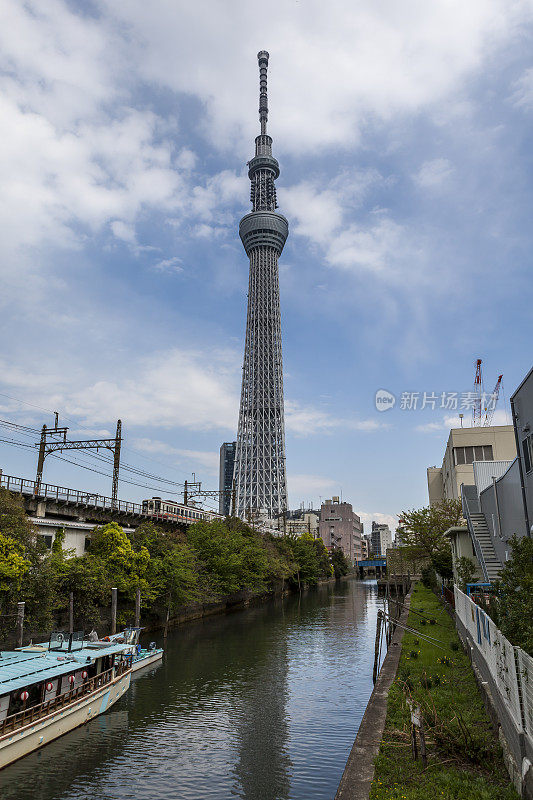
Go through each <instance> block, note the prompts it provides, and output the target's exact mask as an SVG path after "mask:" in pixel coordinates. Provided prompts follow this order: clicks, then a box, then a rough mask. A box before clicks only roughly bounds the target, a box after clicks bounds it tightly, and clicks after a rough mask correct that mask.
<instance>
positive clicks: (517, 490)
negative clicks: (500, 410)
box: [447, 370, 533, 582]
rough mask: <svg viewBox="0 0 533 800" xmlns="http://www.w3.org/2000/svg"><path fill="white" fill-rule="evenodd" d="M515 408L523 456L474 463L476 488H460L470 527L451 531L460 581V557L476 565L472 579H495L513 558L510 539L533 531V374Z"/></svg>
mask: <svg viewBox="0 0 533 800" xmlns="http://www.w3.org/2000/svg"><path fill="white" fill-rule="evenodd" d="M511 410H512V414H513V438H514V442H515V443H516V446H515V448H514V449H513V451H512V453H511V454H510V455H511V456H514V455H516V453H517V451H518V455H517V456H516V457H515V458H510V459H504V458H502V457H501V450H500V451H499V455H500V458H499V459H498V460H494V461H480V460H479V461H478V460H476V461H475V462H474V464H473V476H474V480H473V482H472V483H473V485H471V484H468V483H466V482H464V485H463V486H462V489H461V495H462V498H461V499H462V505H463V516H464V518H465V521H466V526H464V527H460V526H458V527H455V528H450V530H449V531H447V534H448V536H449V537H450V540H451V545H452V555H453V561H454V578H455V580H456V581H457V579H458V575H457V571H456V569H455V566H456V561H457V559H459V558H461V556H465V557H466V558H468V559H469V560H470V561H472V562H473V564H474V565H475V567H476V574H475V575H474V578H473V581H476V580H481V581H485V582H492V581H494V580H496V579H497V578H498V576H499V573H500V571H501V569H502V567H503V565H504V564H505V562H506V561H507V559H508V558H509V556H510V550H511V547H510V543H509V542H510V539H511V538H512V537H513V536H518V537H519V538H520V537H522V536H531V535H532V533H533V531H532V529H531V524H532V520H533V458H532V456H533V443H532V436H531V428H532V426H533V370H531V371H530V372H529V373H528V374H527V375H526V377H525V378H524V380H523V381H522V383H521V384H520V386H519V387H518V388H517V389H516V391H515V392H514V394H513V395H512V397H511ZM508 427H510V426H505V428H506V429H507V428H508ZM480 430H483V428H481V429H480ZM485 430H486V429H485Z"/></svg>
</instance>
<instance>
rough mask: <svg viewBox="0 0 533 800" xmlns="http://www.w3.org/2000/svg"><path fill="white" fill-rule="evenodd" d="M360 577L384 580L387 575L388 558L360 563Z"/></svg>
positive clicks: (370, 559) (358, 563)
mask: <svg viewBox="0 0 533 800" xmlns="http://www.w3.org/2000/svg"><path fill="white" fill-rule="evenodd" d="M357 568H358V569H359V577H360V578H361V579H362V578H382V577H384V576H385V575H386V574H387V559H386V558H369V559H366V560H365V561H358V562H357Z"/></svg>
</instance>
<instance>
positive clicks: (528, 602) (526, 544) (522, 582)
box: [496, 536, 533, 656]
mask: <svg viewBox="0 0 533 800" xmlns="http://www.w3.org/2000/svg"><path fill="white" fill-rule="evenodd" d="M509 545H510V548H511V557H510V558H509V560H508V561H506V562H505V566H504V567H503V569H502V571H501V573H500V580H499V581H498V582H497V583H496V588H497V590H498V624H499V627H500V629H501V631H502V633H503V634H504V635H505V636H506V637H507V638H508V639H509V641H510V642H511V643H512V644H514V645H517V646H518V647H521V648H522V649H523V650H525V651H526V652H527V653H529V655H531V656H533V539H530V538H529V537H527V536H525V537H523V538H521V539H519V538H518V537H516V536H513V538H512V539H511V540H510V541H509Z"/></svg>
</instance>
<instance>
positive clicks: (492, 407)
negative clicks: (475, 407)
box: [483, 375, 503, 426]
mask: <svg viewBox="0 0 533 800" xmlns="http://www.w3.org/2000/svg"><path fill="white" fill-rule="evenodd" d="M502 378H503V375H498V380H497V381H496V386H495V387H494V389H493V391H492V394H491V395H489V397H488V400H487V402H486V403H485V421H484V423H483V425H485V426H487V425H492V419H493V417H494V412H495V411H496V406H497V404H498V396H499V394H500V386H501V385H502Z"/></svg>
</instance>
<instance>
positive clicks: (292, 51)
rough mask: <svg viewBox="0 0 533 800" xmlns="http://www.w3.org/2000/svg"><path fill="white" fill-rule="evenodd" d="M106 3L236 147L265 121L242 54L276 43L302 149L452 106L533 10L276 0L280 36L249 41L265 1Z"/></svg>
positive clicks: (498, 0)
mask: <svg viewBox="0 0 533 800" xmlns="http://www.w3.org/2000/svg"><path fill="white" fill-rule="evenodd" d="M100 6H101V8H102V11H103V13H104V14H105V15H106V18H107V20H106V21H107V22H108V23H109V24H110V25H113V30H116V25H115V21H116V20H118V21H119V24H121V25H123V26H125V28H126V30H127V31H128V34H129V38H130V39H131V41H132V42H135V43H136V44H137V43H138V46H139V45H140V46H141V47H142V50H143V58H142V59H141V60H140V62H139V64H138V66H139V69H140V70H141V72H142V75H143V77H144V78H145V80H147V81H153V82H155V83H158V84H161V85H164V86H168V87H170V88H172V89H174V90H177V91H182V92H187V93H193V94H195V95H197V96H198V97H199V98H200V99H201V101H202V102H203V103H205V106H206V109H207V112H208V115H209V122H208V123H207V124H206V125H205V133H206V134H207V135H208V136H209V138H210V139H211V141H212V142H213V144H215V145H216V146H220V145H223V146H230V145H231V146H232V147H235V140H236V138H237V137H238V139H239V144H240V143H241V142H242V141H243V136H244V137H245V138H244V141H245V143H246V145H247V144H248V142H249V141H250V136H251V135H252V134H253V132H254V131H256V130H257V121H256V120H254V119H253V118H252V117H251V115H250V114H249V111H248V109H250V108H254V107H255V105H256V103H257V80H256V79H255V78H254V76H253V75H252V74H251V73H250V71H249V70H247V69H244V68H243V65H245V64H250V66H252V65H253V63H254V59H255V53H256V52H257V50H258V49H259V47H260V46H261V45H263V46H267V47H268V49H269V51H270V54H271V68H270V73H269V81H270V89H271V110H272V113H271V120H272V122H271V126H270V127H271V130H272V132H273V133H274V135H275V136H276V140H277V141H278V142H280V143H281V142H282V143H283V147H284V148H285V149H286V150H290V151H291V152H292V153H301V152H302V151H307V150H309V149H311V148H319V147H325V146H326V147H327V146H338V145H341V146H346V145H350V144H353V143H354V142H355V141H357V139H358V137H359V136H360V134H361V130H362V129H364V128H365V126H366V125H367V123H368V122H369V121H378V122H380V121H384V122H388V121H390V120H391V118H392V117H394V116H395V115H398V116H401V115H404V114H406V113H416V112H418V111H420V110H421V109H424V108H428V107H429V108H435V109H436V111H438V112H439V113H442V109H443V108H444V107H445V101H446V99H447V98H448V97H449V96H450V94H451V93H453V92H455V91H457V88H458V86H459V85H460V83H461V82H462V81H464V79H465V78H466V77H467V76H468V75H469V74H471V73H472V72H473V71H474V70H475V69H477V68H479V67H480V65H481V64H482V63H483V61H484V59H485V58H488V57H489V56H490V54H491V53H492V52H493V51H494V50H495V49H496V48H497V47H498V46H500V45H501V43H502V42H505V41H506V40H507V39H508V37H510V36H511V35H512V33H514V30H515V26H516V25H519V23H520V22H521V21H522V20H524V19H530V18H531V6H530V4H529V3H527V2H525V0H524V1H523V2H521V1H520V0H519V2H517V3H514V4H512V5H511V6H510V5H509V3H506V2H505V0H470V2H468V3H464V2H461V0H435V2H433V3H421V2H418V0H406V2H404V3H402V5H401V8H400V7H399V6H398V4H397V3H395V2H394V0H385V1H384V2H382V3H380V4H375V3H374V4H373V3H371V2H362V3H351V2H349V0H331V2H330V3H328V4H327V5H326V4H324V3H323V2H320V0H307V2H306V3H301V4H299V5H298V4H297V5H295V6H287V3H286V2H284V0H273V2H271V3H270V4H269V20H270V26H269V30H270V31H275V35H267V38H266V41H265V38H264V36H263V38H262V39H261V41H259V39H257V40H255V41H250V37H249V36H248V35H246V33H245V32H247V31H250V30H252V31H253V30H255V29H256V27H257V19H258V16H260V13H261V11H262V10H263V7H262V5H261V3H260V2H259V1H258V0H248V2H244V1H241V2H235V3H233V5H232V13H231V14H228V13H227V9H226V7H225V6H224V5H223V4H222V5H218V6H217V5H214V4H213V3H206V2H200V3H193V4H191V3H185V2H183V0H179V1H178V2H175V3H171V4H169V3H165V2H162V0H160V2H153V3H150V4H146V3H145V2H142V0H130V2H129V3H127V4H112V5H110V4H109V3H106V2H101V4H100ZM236 21H238V24H236ZM199 42H201V43H202V47H201V54H202V63H201V64H200V63H199V62H198V59H199V48H198V43H199ZM221 65H223V69H224V80H221ZM280 146H281V145H280Z"/></svg>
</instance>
